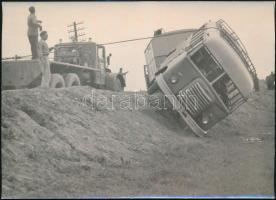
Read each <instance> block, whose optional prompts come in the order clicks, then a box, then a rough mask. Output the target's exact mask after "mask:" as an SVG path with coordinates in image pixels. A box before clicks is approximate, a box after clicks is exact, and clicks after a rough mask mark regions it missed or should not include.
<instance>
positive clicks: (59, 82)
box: [50, 74, 65, 88]
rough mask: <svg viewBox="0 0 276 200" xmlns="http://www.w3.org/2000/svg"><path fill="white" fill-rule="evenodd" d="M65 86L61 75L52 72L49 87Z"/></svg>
mask: <svg viewBox="0 0 276 200" xmlns="http://www.w3.org/2000/svg"><path fill="white" fill-rule="evenodd" d="M64 86H65V82H64V79H63V77H62V76H61V75H60V74H52V75H51V80H50V88H62V87H64Z"/></svg>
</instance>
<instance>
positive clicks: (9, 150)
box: [1, 87, 275, 198]
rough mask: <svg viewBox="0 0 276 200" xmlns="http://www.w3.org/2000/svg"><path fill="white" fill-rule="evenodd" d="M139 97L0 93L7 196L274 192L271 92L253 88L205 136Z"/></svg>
mask: <svg viewBox="0 0 276 200" xmlns="http://www.w3.org/2000/svg"><path fill="white" fill-rule="evenodd" d="M135 95H140V97H141V98H142V97H143V98H145V99H148V96H147V95H146V94H145V93H144V92H139V93H134V92H124V93H115V92H111V91H104V90H92V88H90V87H72V88H63V89H31V90H27V89H26V90H25V89H23V90H17V91H2V123H1V130H2V133H1V134H2V135H1V137H2V140H1V146H2V147H1V148H2V196H3V197H10V198H12V197H17V198H28V197H29V198H30V197H36V198H38V197H47V198H53V197H95V196H141V195H178V196H179V195H233V194H237V195H241V194H266V195H273V193H274V191H273V186H274V185H273V177H274V134H275V133H274V125H275V121H274V117H275V116H274V104H275V102H274V91H267V90H265V89H263V90H261V91H260V92H257V93H255V94H254V95H252V97H251V98H250V99H249V101H248V102H247V103H245V104H244V105H242V106H241V107H240V108H239V109H238V110H237V111H236V112H235V113H233V114H232V115H230V116H229V117H227V118H226V119H225V120H223V121H222V122H221V123H219V124H217V125H216V126H215V127H214V128H212V129H211V130H210V131H209V134H208V136H207V137H204V138H198V137H196V136H194V134H193V133H192V132H191V131H190V130H189V129H188V128H187V127H185V125H184V124H183V123H182V121H181V120H179V119H178V118H176V116H175V114H174V113H171V112H170V111H166V110H157V109H152V107H143V101H140V102H138V103H137V102H134V101H136V100H137V99H135V98H134V96H135ZM114 96H115V97H116V98H114ZM123 97H124V98H126V99H124V100H123V102H124V103H120V102H122V99H120V98H123ZM99 100H100V101H99ZM98 102H101V103H98ZM136 103H137V104H136ZM133 105H136V106H138V108H137V107H133ZM139 106H140V107H139Z"/></svg>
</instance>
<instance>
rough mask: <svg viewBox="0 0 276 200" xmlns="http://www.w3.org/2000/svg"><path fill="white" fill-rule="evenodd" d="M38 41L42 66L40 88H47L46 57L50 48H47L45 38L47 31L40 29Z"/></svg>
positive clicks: (48, 72) (49, 73)
mask: <svg viewBox="0 0 276 200" xmlns="http://www.w3.org/2000/svg"><path fill="white" fill-rule="evenodd" d="M40 37H41V39H40V41H39V45H38V46H39V57H40V61H41V66H42V80H41V87H42V88H48V87H49V82H50V76H51V72H50V63H49V59H48V55H49V51H51V50H52V48H53V47H52V48H50V49H49V48H48V44H47V43H46V40H47V39H48V33H47V31H42V32H41V33H40Z"/></svg>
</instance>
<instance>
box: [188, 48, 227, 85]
mask: <svg viewBox="0 0 276 200" xmlns="http://www.w3.org/2000/svg"><path fill="white" fill-rule="evenodd" d="M191 59H192V61H193V62H194V64H195V65H196V66H197V67H198V68H199V70H200V71H201V73H202V74H203V75H204V76H205V77H206V78H207V80H208V81H210V82H212V81H213V80H214V79H215V78H217V77H218V76H219V75H220V74H222V73H223V69H222V68H221V67H220V66H219V65H218V64H217V63H216V62H215V61H214V59H213V58H212V57H211V56H210V55H209V53H208V52H207V51H206V49H205V48H204V47H202V48H200V49H199V50H198V51H197V52H196V53H195V54H193V55H192V56H191Z"/></svg>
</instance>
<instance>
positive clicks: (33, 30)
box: [28, 6, 42, 59]
mask: <svg viewBox="0 0 276 200" xmlns="http://www.w3.org/2000/svg"><path fill="white" fill-rule="evenodd" d="M29 11H30V15H29V16H28V38H29V42H30V45H31V51H32V59H36V58H38V28H39V29H40V30H42V26H41V25H40V23H42V21H40V20H37V19H36V16H35V8H34V7H33V6H31V7H30V8H29Z"/></svg>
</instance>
